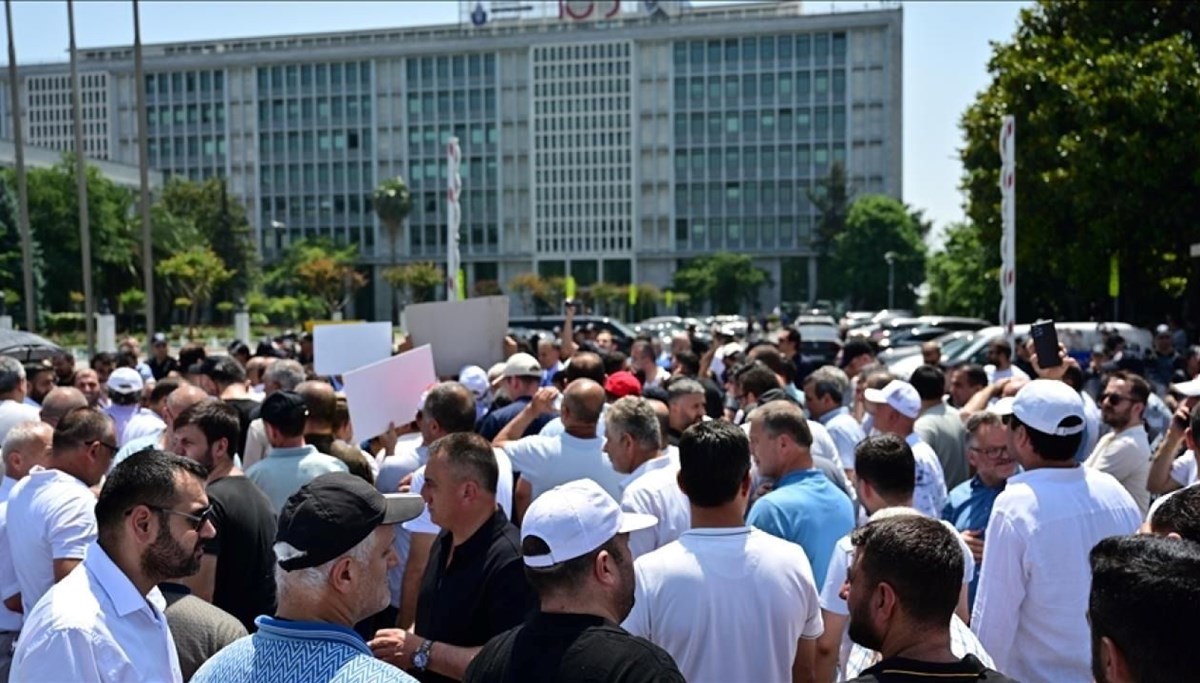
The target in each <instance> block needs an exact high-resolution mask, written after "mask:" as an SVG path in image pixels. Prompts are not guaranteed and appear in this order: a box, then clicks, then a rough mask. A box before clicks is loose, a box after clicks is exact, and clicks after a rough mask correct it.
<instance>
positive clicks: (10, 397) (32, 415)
mask: <svg viewBox="0 0 1200 683" xmlns="http://www.w3.org/2000/svg"><path fill="white" fill-rule="evenodd" d="M28 388H29V382H27V381H26V379H25V366H24V365H21V362H20V361H18V360H17V359H16V358H10V357H9V356H0V442H3V441H4V435H5V434H7V433H8V430H10V429H12V427H13V425H15V424H17V423H18V422H29V421H36V420H38V419H40V418H39V416H38V409H37V408H35V407H34V406H30V405H26V404H25V395H26V391H27V390H28Z"/></svg>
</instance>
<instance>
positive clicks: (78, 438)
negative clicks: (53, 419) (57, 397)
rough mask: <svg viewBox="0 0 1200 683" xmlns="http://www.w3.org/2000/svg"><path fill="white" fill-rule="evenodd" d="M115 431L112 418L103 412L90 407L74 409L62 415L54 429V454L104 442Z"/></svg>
mask: <svg viewBox="0 0 1200 683" xmlns="http://www.w3.org/2000/svg"><path fill="white" fill-rule="evenodd" d="M115 429H116V428H115V427H114V426H113V421H112V418H110V417H109V416H108V415H106V414H105V413H104V411H102V410H98V409H96V408H91V407H83V408H76V409H74V410H72V411H71V412H69V413H67V414H66V415H63V418H62V419H61V420H59V421H58V426H57V427H55V428H54V446H53V447H54V452H58V451H60V450H65V449H71V448H79V447H81V446H84V445H86V444H88V443H91V442H93V441H101V440H104V438H105V437H106V436H108V434H109V433H110V432H112V431H114V430H115Z"/></svg>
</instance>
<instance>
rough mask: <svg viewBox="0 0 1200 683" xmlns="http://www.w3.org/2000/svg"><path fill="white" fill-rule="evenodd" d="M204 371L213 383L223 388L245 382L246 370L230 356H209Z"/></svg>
mask: <svg viewBox="0 0 1200 683" xmlns="http://www.w3.org/2000/svg"><path fill="white" fill-rule="evenodd" d="M205 370H207V373H206V374H207V375H208V376H209V378H210V379H212V381H213V382H215V383H217V384H220V385H223V386H227V385H230V384H236V383H237V382H245V381H246V368H245V367H243V366H242V364H241V363H240V362H239V361H238V359H236V358H233V357H231V356H210V357H209V358H208V362H207V363H206V364H205Z"/></svg>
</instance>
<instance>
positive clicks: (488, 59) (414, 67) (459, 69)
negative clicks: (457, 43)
mask: <svg viewBox="0 0 1200 683" xmlns="http://www.w3.org/2000/svg"><path fill="white" fill-rule="evenodd" d="M404 66H405V75H406V76H407V77H408V87H409V88H410V89H412V88H422V87H424V88H429V87H433V86H434V85H444V84H445V83H446V82H447V81H449V80H450V79H451V78H453V79H454V80H456V81H461V80H462V79H464V78H471V79H478V78H487V79H491V78H493V77H494V76H495V73H496V55H494V54H473V55H454V56H450V55H443V56H441V57H410V58H409V59H408V60H406V62H405V64H404ZM435 77H436V81H435V80H434V79H435Z"/></svg>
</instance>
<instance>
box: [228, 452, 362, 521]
mask: <svg viewBox="0 0 1200 683" xmlns="http://www.w3.org/2000/svg"><path fill="white" fill-rule="evenodd" d="M349 471H350V468H348V467H346V463H344V462H342V461H341V460H338V459H337V458H335V457H333V456H332V455H326V454H324V453H321V452H320V451H318V450H317V449H316V448H315V447H314V446H311V445H308V444H305V445H303V446H297V447H294V448H272V449H271V450H270V452H269V453H268V457H266V458H263V459H262V460H259V461H258V462H256V463H254V465H253V466H252V467H251V468H250V469H248V470H246V478H247V479H249V480H250V481H252V482H254V483H255V484H258V488H260V489H262V491H263V493H265V494H267V498H269V499H270V500H271V509H272V510H274V512H275V514H279V511H280V510H282V509H283V506H284V504H285V503H287V499H288V498H289V497H291V495H292V494H293V493H295V492H297V491H299V490H300V487H301V486H304V485H305V484H307V483H308V482H310V481H312V480H313V479H316V478H317V477H319V476H321V475H322V474H328V473H329V472H349Z"/></svg>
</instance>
